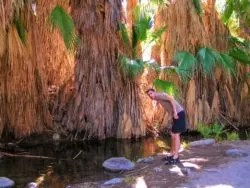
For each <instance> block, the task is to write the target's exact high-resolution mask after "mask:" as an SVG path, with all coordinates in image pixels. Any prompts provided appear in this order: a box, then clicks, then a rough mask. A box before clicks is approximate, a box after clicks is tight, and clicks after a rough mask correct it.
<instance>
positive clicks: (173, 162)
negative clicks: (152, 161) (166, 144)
mask: <svg viewBox="0 0 250 188" xmlns="http://www.w3.org/2000/svg"><path fill="white" fill-rule="evenodd" d="M180 163H181V162H180V159H179V157H178V158H176V159H174V158H172V159H171V160H169V161H167V162H166V163H165V165H176V164H180Z"/></svg>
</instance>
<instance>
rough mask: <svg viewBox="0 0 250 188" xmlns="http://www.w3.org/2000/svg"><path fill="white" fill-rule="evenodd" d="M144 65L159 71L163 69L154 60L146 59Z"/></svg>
mask: <svg viewBox="0 0 250 188" xmlns="http://www.w3.org/2000/svg"><path fill="white" fill-rule="evenodd" d="M143 65H144V67H145V68H149V69H152V70H155V71H156V72H158V73H159V72H160V71H161V67H160V66H159V65H158V64H157V62H156V61H154V60H150V61H144V62H143Z"/></svg>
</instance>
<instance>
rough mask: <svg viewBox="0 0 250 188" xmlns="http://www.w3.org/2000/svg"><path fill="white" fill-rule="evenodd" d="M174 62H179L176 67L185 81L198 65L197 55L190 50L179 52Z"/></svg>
mask: <svg viewBox="0 0 250 188" xmlns="http://www.w3.org/2000/svg"><path fill="white" fill-rule="evenodd" d="M174 62H176V63H177V64H178V67H177V69H176V71H177V73H178V74H179V75H180V77H181V79H182V80H183V81H188V80H189V79H190V78H191V77H192V75H193V71H194V68H195V66H196V59H195V57H194V56H193V55H192V54H191V53H189V52H184V51H182V52H178V53H177V54H176V55H175V57H174Z"/></svg>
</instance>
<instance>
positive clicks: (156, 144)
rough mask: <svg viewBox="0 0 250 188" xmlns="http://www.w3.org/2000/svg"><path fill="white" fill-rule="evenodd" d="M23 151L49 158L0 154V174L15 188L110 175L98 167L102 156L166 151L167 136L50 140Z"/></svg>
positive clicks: (64, 183)
mask: <svg viewBox="0 0 250 188" xmlns="http://www.w3.org/2000/svg"><path fill="white" fill-rule="evenodd" d="M23 150H24V152H27V153H23V155H25V154H29V155H36V156H46V157H52V158H53V159H39V158H27V157H3V158H2V159H0V176H4V177H8V178H10V179H12V180H14V181H15V185H16V186H15V187H18V188H19V187H20V188H23V187H26V186H27V184H28V183H30V182H36V183H39V184H40V186H39V187H46V188H47V187H53V188H61V187H66V186H67V185H69V184H75V183H83V182H96V181H104V180H107V179H109V178H112V175H110V173H107V172H105V171H104V169H103V168H102V163H103V162H104V161H105V160H106V159H108V158H111V157H126V158H128V159H130V160H131V161H133V162H135V161H136V160H137V159H139V158H142V157H147V156H150V155H153V154H156V153H159V152H162V151H164V150H165V151H167V150H169V138H162V137H161V138H157V139H154V138H145V139H140V140H137V141H128V140H123V141H121V140H120V141H119V140H112V139H110V140H106V141H97V142H96V141H95V142H94V141H92V142H78V143H51V144H45V145H39V146H35V147H33V148H24V149H23ZM113 176H114V175H113Z"/></svg>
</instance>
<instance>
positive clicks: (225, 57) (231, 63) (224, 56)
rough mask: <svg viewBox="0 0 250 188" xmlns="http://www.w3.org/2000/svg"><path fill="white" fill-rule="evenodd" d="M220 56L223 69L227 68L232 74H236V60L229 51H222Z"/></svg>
mask: <svg viewBox="0 0 250 188" xmlns="http://www.w3.org/2000/svg"><path fill="white" fill-rule="evenodd" d="M219 58H220V63H221V66H222V69H224V70H227V71H228V72H230V73H231V74H232V75H234V76H236V64H235V60H234V59H233V58H232V57H231V56H230V55H229V54H228V53H220V57H219Z"/></svg>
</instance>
